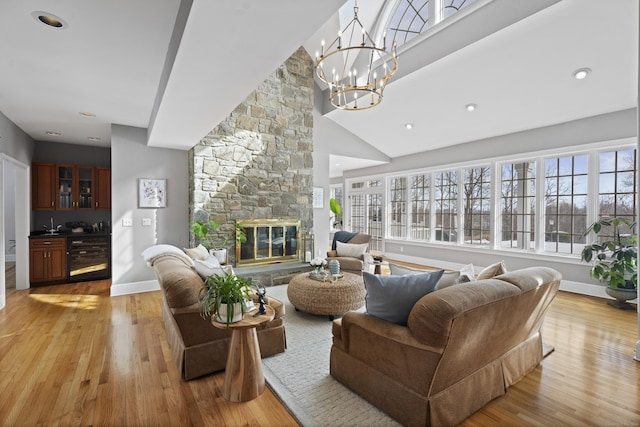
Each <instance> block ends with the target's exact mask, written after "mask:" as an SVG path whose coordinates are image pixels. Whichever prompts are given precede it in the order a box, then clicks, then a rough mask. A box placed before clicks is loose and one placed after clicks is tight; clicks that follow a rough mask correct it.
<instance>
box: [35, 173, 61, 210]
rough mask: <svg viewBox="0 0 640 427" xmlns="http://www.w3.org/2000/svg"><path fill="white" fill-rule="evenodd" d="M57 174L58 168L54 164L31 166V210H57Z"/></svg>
mask: <svg viewBox="0 0 640 427" xmlns="http://www.w3.org/2000/svg"><path fill="white" fill-rule="evenodd" d="M55 174H56V168H55V165H54V164H53V163H33V164H32V165H31V209H34V210H53V209H55V201H56V191H55V185H56V179H55Z"/></svg>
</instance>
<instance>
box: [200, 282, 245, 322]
mask: <svg viewBox="0 0 640 427" xmlns="http://www.w3.org/2000/svg"><path fill="white" fill-rule="evenodd" d="M198 300H199V301H200V308H201V312H202V316H203V317H205V318H206V317H209V316H214V319H215V320H216V321H218V322H220V323H226V324H227V327H229V325H230V324H231V323H234V322H238V321H240V320H242V317H243V316H244V313H245V312H247V311H248V310H247V307H246V301H250V300H251V295H250V289H249V282H248V280H247V279H246V278H244V277H238V276H236V275H235V274H233V273H225V274H224V275H222V276H216V275H213V276H209V277H207V279H206V280H205V281H204V285H202V288H200V293H199V295H198Z"/></svg>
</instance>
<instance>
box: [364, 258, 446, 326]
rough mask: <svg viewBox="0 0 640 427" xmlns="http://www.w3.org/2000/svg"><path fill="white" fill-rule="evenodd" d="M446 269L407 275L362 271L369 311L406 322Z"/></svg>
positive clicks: (393, 320) (372, 314) (391, 319)
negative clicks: (388, 274) (414, 307)
mask: <svg viewBox="0 0 640 427" xmlns="http://www.w3.org/2000/svg"><path fill="white" fill-rule="evenodd" d="M443 273H444V270H435V271H428V272H424V273H420V274H411V275H406V276H382V275H377V274H371V273H368V272H366V271H365V272H363V273H362V278H363V280H364V286H365V288H366V290H367V294H366V296H365V303H366V307H367V314H370V315H371V316H375V317H379V318H380V319H384V320H387V321H389V322H393V323H397V324H399V325H406V324H407V318H408V317H409V313H410V312H411V309H412V308H413V306H414V304H415V303H416V301H418V300H419V299H420V298H422V297H423V296H425V295H426V294H428V293H429V292H431V291H433V290H434V289H435V287H436V284H437V283H438V280H440V277H442V274H443Z"/></svg>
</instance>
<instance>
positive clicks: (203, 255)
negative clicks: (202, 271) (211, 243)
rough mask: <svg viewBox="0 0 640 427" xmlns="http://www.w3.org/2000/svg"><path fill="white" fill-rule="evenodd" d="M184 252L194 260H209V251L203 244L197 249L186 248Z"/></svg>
mask: <svg viewBox="0 0 640 427" xmlns="http://www.w3.org/2000/svg"><path fill="white" fill-rule="evenodd" d="M184 251H185V252H186V253H187V255H189V256H190V257H191V258H192V259H194V260H196V259H200V260H203V261H204V260H205V259H207V258H209V251H208V250H207V248H205V247H204V246H202V243H201V244H199V245H198V246H196V247H195V248H184Z"/></svg>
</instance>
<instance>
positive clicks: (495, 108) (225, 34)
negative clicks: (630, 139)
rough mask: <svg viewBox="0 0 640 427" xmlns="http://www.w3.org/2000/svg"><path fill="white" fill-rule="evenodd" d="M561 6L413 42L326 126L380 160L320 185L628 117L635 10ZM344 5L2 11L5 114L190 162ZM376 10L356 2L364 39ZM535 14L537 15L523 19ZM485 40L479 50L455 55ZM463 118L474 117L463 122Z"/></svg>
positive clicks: (497, 14) (15, 5) (338, 157)
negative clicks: (141, 137) (373, 93)
mask: <svg viewBox="0 0 640 427" xmlns="http://www.w3.org/2000/svg"><path fill="white" fill-rule="evenodd" d="M556 1H557V0H537V1H536V2H524V1H513V0H493V1H485V0H476V3H477V5H476V6H475V8H476V9H478V11H477V12H480V13H478V14H476V15H475V16H477V17H478V16H482V15H481V12H482V11H483V10H484V11H487V14H488V16H484V17H482V19H477V21H478V22H476V23H475V24H474V22H473V19H472V16H473V15H474V14H469V16H468V17H464V16H463V15H462V14H460V16H462V18H460V19H458V21H457V22H455V23H454V24H452V25H450V26H449V27H450V28H449V27H447V26H442V28H438V27H434V28H433V29H432V30H430V31H429V32H427V34H423V35H422V37H423V38H425V41H424V42H422V43H418V44H416V45H415V46H407V47H406V48H404V50H401V51H400V55H399V63H400V65H399V72H398V75H397V76H396V77H394V80H393V81H392V83H391V84H390V85H388V87H387V89H386V91H385V99H384V101H383V102H382V104H381V105H380V106H378V107H376V108H373V109H371V110H367V111H360V112H351V111H331V112H325V116H324V117H325V118H327V119H329V120H331V121H332V122H333V123H336V124H337V125H339V126H341V127H343V128H344V129H345V132H349V133H351V134H353V135H355V136H357V137H359V138H360V139H361V140H362V141H364V142H366V143H368V144H370V145H371V146H372V147H374V148H375V150H372V152H375V153H376V154H377V156H374V157H371V158H368V159H364V160H363V161H364V163H363V162H360V161H356V160H355V157H356V156H352V155H350V154H348V153H345V152H341V151H340V149H339V148H337V149H336V150H335V152H333V153H332V154H334V155H335V156H332V169H334V170H332V171H331V176H336V175H337V174H339V173H340V171H341V170H342V169H352V168H358V167H363V166H367V165H371V164H376V163H380V161H381V160H380V156H383V157H384V156H387V157H388V158H394V157H398V156H401V155H410V154H413V153H416V152H420V151H425V150H430V149H434V148H438V147H444V146H448V145H453V144H458V143H462V142H467V141H473V140H477V139H482V138H486V137H491V136H495V135H502V134H507V133H510V132H516V131H521V130H526V129H531V128H536V127H540V126H545V125H551V124H555V123H561V122H565V121H569V120H573V119H577V118H581V117H588V116H593V115H598V114H603V113H608V112H613V111H618V110H624V109H628V108H633V107H635V106H636V104H637V97H638V87H637V83H638V1H637V0H615V2H604V1H601V0H561V1H557V3H556ZM343 3H344V0H325V1H322V2H319V1H300V0H271V1H269V2H259V1H250V0H244V1H239V0H237V1H224V2H223V1H210V0H193V2H192V4H191V3H190V2H188V1H185V2H183V4H182V9H180V8H181V4H180V3H179V0H136V1H131V0H110V1H104V2H87V1H86V0H58V1H56V2H48V1H46V0H22V1H14V2H2V4H1V5H0V40H2V42H0V58H1V59H2V60H1V61H0V111H1V112H2V113H4V114H5V115H6V116H7V117H8V118H9V119H10V120H11V121H13V122H14V123H15V124H16V125H18V126H19V127H20V128H21V129H23V130H24V131H25V132H26V133H27V134H29V135H30V136H31V137H32V138H33V139H34V140H37V141H55V142H64V143H72V144H84V145H98V146H109V144H110V138H111V136H110V135H111V131H110V125H111V124H112V123H115V124H122V125H129V126H137V127H142V128H148V129H149V145H151V146H157V147H168V148H177V149H188V148H190V147H191V146H193V145H195V144H196V143H197V142H198V141H199V140H200V138H201V137H202V136H204V135H205V134H206V133H207V132H208V131H209V130H210V129H211V128H213V127H214V126H215V125H216V124H217V123H218V122H219V121H220V120H222V119H223V118H224V117H226V116H227V115H228V114H229V112H230V111H232V110H233V109H234V108H235V106H236V105H237V104H238V103H239V102H240V101H241V100H242V99H244V97H246V95H247V94H248V93H250V92H251V91H252V90H253V88H255V87H256V86H257V85H258V83H259V82H261V81H262V80H263V79H264V78H265V77H266V76H267V75H268V74H270V73H271V72H272V71H273V70H274V69H275V68H276V67H277V66H278V65H279V64H281V63H282V62H284V60H285V59H286V58H287V57H288V56H289V55H290V54H291V53H292V52H293V51H294V50H295V49H296V48H297V47H298V46H300V45H304V46H305V47H306V48H307V50H308V51H309V52H311V53H312V54H313V52H315V50H317V47H315V48H314V47H313V46H314V45H316V46H317V45H319V40H320V39H321V38H323V37H324V38H326V39H327V40H330V39H332V38H333V37H335V34H336V32H337V29H338V28H340V26H341V25H343V24H340V23H339V13H338V10H339V8H340V6H341V5H342V4H343ZM383 3H384V2H383V1H382V0H375V1H374V0H371V1H368V2H361V4H360V9H361V17H362V20H363V21H364V23H365V25H366V26H371V25H373V22H374V21H375V19H376V16H377V13H378V12H377V8H378V7H380V6H382V4H383ZM532 3H537V4H539V5H543V7H542V6H541V7H542V10H540V11H539V12H537V13H533V14H531V15H530V16H523V14H524V15H526V14H528V13H531V12H526V13H524V12H523V10H525V9H527V8H531V7H532V6H531V4H532ZM189 5H190V6H191V7H190V8H189ZM371 6H375V8H373V7H372V9H375V10H374V11H371V10H366V8H367V7H371ZM547 6H548V7H547ZM345 8H346V9H343V13H342V14H343V15H345V10H346V15H347V16H349V15H350V10H351V6H350V5H349V4H347V5H346V6H345ZM470 9H471V8H470ZM41 10H44V11H47V12H50V13H53V14H55V15H57V16H59V17H61V18H63V19H64V20H65V21H66V22H67V24H68V27H67V28H66V29H63V30H56V29H52V28H49V27H46V26H44V25H42V24H41V23H39V22H38V21H37V20H36V19H34V18H33V17H32V12H34V11H41ZM179 10H183V11H185V10H186V11H187V13H184V14H179V13H178V12H179ZM365 10H366V11H365ZM489 12H490V14H489ZM474 13H475V12H474ZM510 20H511V21H513V20H518V22H516V23H513V24H511V21H510ZM176 23H177V24H176ZM474 25H475V26H474ZM465 26H466V27H465ZM174 28H175V29H176V32H175V34H173V35H172V33H173V31H174ZM483 31H484V32H485V33H484V34H482V35H481V37H482V38H481V39H479V40H477V41H476V40H467V41H466V42H463V41H462V40H463V39H464V38H465V37H467V38H470V37H476V38H478V36H477V35H476V34H481V33H482V32H483ZM324 33H326V35H323V34H324ZM172 37H173V41H172ZM436 42H437V44H436ZM429 43H432V45H431V46H430V45H429ZM421 46H422V47H423V48H424V49H422V50H421V49H420V47H421ZM425 49H430V52H437V54H436V53H425V52H426V51H425ZM403 64H404V69H403ZM582 67H589V68H591V69H592V70H593V72H592V73H591V74H590V76H589V77H588V78H587V79H585V80H582V81H577V80H575V79H574V78H573V77H572V73H573V71H574V70H576V69H578V68H582ZM468 103H475V104H477V105H478V109H477V110H476V111H475V112H473V113H469V112H467V111H466V110H465V108H464V106H465V105H466V104H468ZM81 112H89V113H93V114H95V117H83V116H82V115H80V114H79V113H81ZM407 122H411V123H413V124H414V128H413V130H411V131H407V130H406V129H405V128H404V124H405V123H407ZM320 125H321V124H320ZM47 131H53V132H58V133H60V134H61V135H60V136H51V135H47V134H46V132H47ZM317 134H318V135H323V134H326V135H329V134H330V133H323V132H317ZM0 136H1V135H0ZM90 137H98V138H101V140H100V141H92V140H89V139H88V138H90ZM316 142H317V143H322V141H316ZM333 145H334V146H336V145H338V146H339V144H333ZM364 157H366V156H364ZM338 162H339V163H340V164H341V165H340V166H339V167H336V166H335V163H338Z"/></svg>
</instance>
